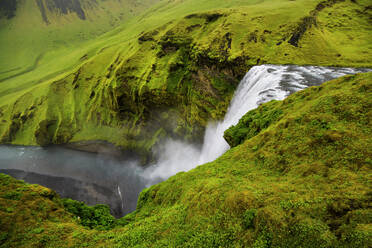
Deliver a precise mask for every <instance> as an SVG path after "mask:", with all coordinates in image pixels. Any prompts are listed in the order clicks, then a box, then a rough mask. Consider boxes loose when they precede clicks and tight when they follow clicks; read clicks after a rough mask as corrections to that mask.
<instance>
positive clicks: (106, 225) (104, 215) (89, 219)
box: [62, 199, 115, 230]
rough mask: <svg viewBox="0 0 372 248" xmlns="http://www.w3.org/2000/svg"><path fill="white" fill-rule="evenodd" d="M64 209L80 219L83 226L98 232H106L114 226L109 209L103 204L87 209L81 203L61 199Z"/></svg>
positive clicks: (87, 207) (113, 219)
mask: <svg viewBox="0 0 372 248" xmlns="http://www.w3.org/2000/svg"><path fill="white" fill-rule="evenodd" d="M62 201H63V205H64V207H65V209H66V210H67V211H68V212H70V213H72V214H73V215H75V216H77V217H79V218H80V222H81V224H82V225H83V226H87V227H89V228H95V229H99V230H107V229H110V228H113V227H114V226H115V218H114V217H113V216H112V215H111V214H110V208H109V207H108V206H106V205H103V204H97V205H95V206H92V207H89V206H87V205H85V204H84V203H83V202H79V201H75V200H72V199H63V200H62Z"/></svg>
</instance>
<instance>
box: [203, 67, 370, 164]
mask: <svg viewBox="0 0 372 248" xmlns="http://www.w3.org/2000/svg"><path fill="white" fill-rule="evenodd" d="M364 71H366V69H352V68H330V67H318V66H305V67H300V66H293V65H288V66H281V65H261V66H255V67H253V68H252V69H251V70H250V71H249V72H248V73H247V74H246V75H245V77H244V79H243V80H242V81H241V82H240V84H239V86H238V88H237V90H236V92H235V95H234V97H233V100H232V101H231V104H230V107H229V109H228V111H227V113H226V116H225V118H224V120H223V121H221V122H218V123H210V124H209V125H208V127H207V130H206V133H205V137H204V143H203V148H202V152H201V155H200V160H199V164H204V163H207V162H211V161H213V160H215V159H217V158H218V157H219V156H221V155H222V154H224V153H225V152H226V151H227V150H228V149H229V148H230V147H229V145H228V144H227V142H226V141H225V139H224V138H223V134H224V132H225V130H227V129H228V128H229V127H231V126H233V125H236V124H237V123H238V122H239V120H240V118H241V117H243V115H244V114H246V113H247V112H248V111H250V110H252V109H255V108H257V107H258V106H259V105H260V104H262V103H265V102H268V101H271V100H283V99H285V98H286V97H287V96H288V95H290V94H291V93H294V92H296V91H299V90H302V89H305V88H307V87H309V86H314V85H320V84H322V83H323V82H325V81H328V80H331V79H335V78H338V77H341V76H344V75H347V74H354V73H358V72H364Z"/></svg>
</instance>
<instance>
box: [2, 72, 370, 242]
mask: <svg viewBox="0 0 372 248" xmlns="http://www.w3.org/2000/svg"><path fill="white" fill-rule="evenodd" d="M371 94H372V73H366V74H358V75H355V76H346V77H343V78H341V79H338V80H334V81H331V82H327V83H325V84H323V85H322V86H319V87H311V88H309V89H306V90H304V91H301V92H297V93H295V94H293V95H291V96H290V97H288V98H287V99H286V100H284V101H273V102H270V103H266V104H263V105H262V106H261V107H259V108H258V109H256V110H252V111H250V112H248V113H247V114H246V115H245V116H244V117H243V118H242V120H241V121H240V123H239V124H238V125H237V126H235V127H232V128H230V129H229V130H228V131H227V132H226V136H228V137H231V139H230V140H239V142H236V143H234V146H235V147H234V148H232V149H230V150H229V151H228V152H226V154H224V155H223V156H221V157H220V158H219V159H217V160H216V161H214V162H211V163H208V164H205V165H201V166H199V167H197V168H195V169H194V170H192V171H190V172H187V173H179V174H177V175H175V176H173V177H171V178H169V179H168V180H167V181H165V182H163V183H160V184H158V185H154V186H152V187H150V188H148V189H145V190H144V191H143V192H142V193H141V195H140V197H139V200H138V206H137V210H136V211H135V212H133V213H131V214H129V215H127V216H125V217H124V218H122V219H120V220H118V221H117V225H116V227H114V228H113V229H111V230H106V231H98V230H95V229H87V228H83V227H82V226H81V224H79V223H78V222H77V221H76V217H75V218H74V217H73V216H71V215H69V214H67V213H66V212H65V211H66V210H65V209H64V208H63V207H62V205H61V203H59V205H58V202H59V200H58V196H54V194H52V193H51V192H50V191H47V190H46V189H45V188H42V187H37V186H29V185H25V184H24V183H22V182H19V181H16V180H14V179H11V178H10V177H8V176H0V186H1V187H0V215H1V221H2V224H1V225H0V226H1V231H2V234H1V236H0V237H1V238H2V239H3V247H16V246H17V247H30V246H31V245H41V244H43V245H45V246H46V247H55V246H56V245H57V246H59V247H81V246H84V245H85V246H86V247H345V248H346V247H358V248H359V247H370V245H371V237H372V232H371V230H372V229H371V223H372V214H371V208H370V207H371V190H370V189H371V182H370V176H371V160H370V158H371V155H372V154H371V151H372V142H371V132H372V130H371V125H370V123H371V109H372V108H371V107H372V101H371V99H372V95H371ZM274 112H277V113H281V114H279V115H272V113H274ZM270 116H271V117H272V118H270ZM250 118H251V119H250ZM248 120H250V121H248ZM251 123H266V124H264V125H261V124H258V125H261V128H260V130H258V129H257V128H256V127H257V125H256V126H255V125H251ZM236 129H243V131H241V132H237V131H236ZM251 129H252V130H253V131H250V130H251ZM244 133H245V134H246V135H242V134H244ZM235 135H238V136H239V139H238V138H236V137H235ZM241 137H243V138H241ZM235 138H236V139H235ZM40 192H41V193H40ZM43 192H46V193H43ZM51 196H53V197H51ZM56 204H57V205H56ZM30 206H31V207H30ZM40 206H43V207H42V208H41V207H40ZM53 206H56V207H53ZM54 208H55V210H54V211H51V209H54ZM70 208H71V207H70ZM50 211H51V212H50ZM75 212H76V211H75ZM46 213H48V214H46ZM14 216H17V218H16V221H12V222H10V221H7V220H8V219H7V218H9V220H10V219H12V220H13V218H14ZM3 220H4V221H3ZM4 223H7V224H6V225H5V224H4ZM10 223H12V224H10ZM25 228H27V229H25ZM57 230H58V232H57ZM29 235H31V236H29ZM46 235H48V236H47V237H46ZM26 237H27V238H26ZM62 240H64V241H65V243H63V242H62Z"/></svg>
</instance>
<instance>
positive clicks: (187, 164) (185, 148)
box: [0, 65, 368, 216]
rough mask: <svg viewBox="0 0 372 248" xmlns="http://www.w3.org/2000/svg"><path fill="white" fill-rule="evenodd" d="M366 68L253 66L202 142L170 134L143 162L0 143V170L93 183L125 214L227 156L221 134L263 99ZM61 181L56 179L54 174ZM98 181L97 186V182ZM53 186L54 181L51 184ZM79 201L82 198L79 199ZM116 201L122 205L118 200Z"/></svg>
mask: <svg viewBox="0 0 372 248" xmlns="http://www.w3.org/2000/svg"><path fill="white" fill-rule="evenodd" d="M365 71H368V69H351V68H330V67H315V66H303V67H300V66H277V65H261V66H255V67H253V68H252V69H251V70H250V71H249V72H248V73H247V75H246V76H245V77H244V79H243V80H242V81H241V83H240V85H239V87H238V88H237V90H236V93H235V95H234V97H233V100H232V102H231V104H230V107H229V109H228V111H227V114H226V116H225V118H224V119H223V120H221V121H219V122H210V123H209V125H208V126H207V128H206V132H205V137H204V142H203V144H202V146H200V145H197V144H191V143H187V142H184V141H181V140H173V139H167V140H164V141H163V142H161V143H159V144H158V145H156V146H155V147H154V148H153V153H154V155H155V156H154V157H157V158H158V160H157V162H156V163H153V164H149V165H147V166H145V167H142V166H140V163H139V161H137V160H136V159H133V157H126V156H124V155H122V156H113V155H108V154H107V153H89V152H83V151H76V150H72V149H68V148H66V147H63V146H52V147H47V148H40V147H20V146H5V145H3V146H0V169H3V170H8V172H9V174H10V171H9V169H13V170H14V169H16V170H19V171H21V172H22V173H20V172H17V173H16V172H14V171H13V172H12V173H13V174H14V175H18V178H19V179H23V178H25V179H26V178H30V177H27V173H24V172H32V173H37V174H39V175H40V176H37V175H34V174H33V175H32V178H33V182H32V183H38V184H41V185H44V186H48V185H46V183H47V182H50V181H53V180H54V179H51V178H48V177H45V176H50V177H58V178H66V179H74V180H78V181H79V182H76V183H74V184H75V185H83V184H82V183H80V182H83V183H89V184H92V185H90V186H89V187H90V189H91V188H93V189H97V190H98V189H99V188H100V187H103V188H104V190H106V191H107V192H110V195H112V197H114V198H115V199H114V200H113V201H111V200H110V199H108V200H107V199H106V198H104V197H101V196H100V194H99V192H98V191H97V190H96V191H97V192H95V191H92V192H90V191H84V192H85V193H84V194H91V196H90V198H89V201H90V204H98V203H104V204H108V205H110V207H112V208H113V207H114V206H113V205H115V208H117V206H118V205H119V206H120V211H119V213H117V214H116V216H123V215H125V214H127V213H129V212H132V211H134V210H135V209H136V205H137V199H138V196H139V194H140V192H141V191H142V190H143V189H144V188H146V187H150V186H151V185H154V184H156V183H159V182H162V181H164V180H166V179H168V178H169V177H171V176H173V175H175V174H177V173H178V172H183V171H189V170H191V169H193V168H195V167H196V166H198V165H200V164H204V163H206V162H210V161H213V160H215V159H216V158H218V157H219V156H221V155H223V154H224V153H225V152H226V151H227V150H228V149H229V145H228V144H227V143H226V141H225V140H224V139H223V133H224V131H225V130H226V129H227V128H229V127H230V126H231V125H235V124H236V123H237V122H238V121H239V119H240V118H241V117H242V116H243V115H244V114H245V113H247V112H248V111H249V110H252V109H254V108H256V107H257V106H259V105H260V104H262V103H265V102H268V101H271V100H282V99H284V98H285V97H287V96H288V95H290V94H292V93H294V92H296V91H299V90H302V89H304V88H306V87H309V86H314V85H320V84H321V83H323V82H325V81H328V80H331V79H334V78H337V77H340V76H343V75H346V74H354V73H357V72H365ZM55 180H57V179H55ZM61 182H65V184H63V185H57V186H55V188H53V189H54V190H56V191H57V192H58V193H60V194H61V195H62V196H63V197H71V196H69V195H68V194H67V195H66V194H65V192H67V190H65V189H66V188H68V187H73V185H71V182H72V181H71V180H61ZM93 184H94V185H93ZM49 185H50V184H49ZM75 200H79V199H75ZM118 201H120V202H119V204H118Z"/></svg>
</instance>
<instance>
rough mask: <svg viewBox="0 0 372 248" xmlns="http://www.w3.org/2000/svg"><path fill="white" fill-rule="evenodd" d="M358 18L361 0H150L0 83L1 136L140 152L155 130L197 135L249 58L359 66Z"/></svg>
mask: <svg viewBox="0 0 372 248" xmlns="http://www.w3.org/2000/svg"><path fill="white" fill-rule="evenodd" d="M370 18H371V8H370V7H369V1H348V0H347V1H341V0H339V1H338V0H332V1H331V0H328V1H317V0H313V1H304V0H299V1H277V0H270V1H254V0H245V1H241V0H239V1H238V0H236V1H235V0H234V1H228V2H226V1H222V0H221V1H203V2H200V1H195V0H187V1H162V2H160V3H159V4H157V5H156V6H154V7H152V8H150V9H149V10H148V11H146V12H145V13H143V14H141V15H140V16H138V17H135V18H133V19H131V20H129V21H128V22H127V23H125V24H124V25H122V26H120V27H119V28H117V29H115V30H113V31H112V32H110V33H107V34H105V35H104V36H102V37H100V38H98V39H95V40H94V41H90V42H88V43H87V44H86V45H84V47H79V48H78V49H75V50H71V51H73V52H70V53H66V54H63V56H59V57H58V56H56V59H55V60H54V59H51V57H48V58H47V56H48V55H45V56H46V57H44V59H43V61H47V62H45V63H44V64H43V63H41V64H40V65H38V66H37V68H36V69H35V70H33V71H31V72H30V73H27V74H24V75H21V76H19V77H15V78H12V79H9V80H6V81H4V82H2V83H1V84H2V87H1V89H0V101H1V105H2V106H0V118H1V123H0V136H1V142H2V143H11V144H24V145H36V144H38V145H48V144H52V143H53V144H55V143H57V144H60V143H73V142H80V141H94V140H105V141H109V142H111V143H113V144H115V145H117V146H120V147H121V148H122V149H125V150H134V151H136V152H137V153H140V154H143V157H146V156H148V155H149V154H150V151H151V148H152V146H153V145H154V144H155V143H156V142H157V141H158V140H159V139H161V138H162V137H164V136H173V137H176V138H182V139H183V138H186V139H189V140H194V141H195V140H196V141H197V140H198V139H200V137H202V136H203V135H202V134H203V132H204V127H205V125H206V123H207V121H208V120H210V119H218V118H221V117H222V116H223V115H224V113H225V111H226V108H227V106H228V102H229V100H230V99H231V96H232V94H233V91H234V89H235V86H236V85H237V83H238V82H239V80H240V79H241V78H242V76H243V75H244V73H245V72H246V71H247V70H248V69H249V68H250V67H251V66H253V65H256V64H260V63H277V64H287V63H293V64H317V65H334V66H341V65H344V66H371V61H370V57H371V45H370V44H371V42H370V41H371V37H370V35H369V33H370V32H371V26H370V24H369V21H370ZM61 51H63V50H61ZM56 55H57V54H56Z"/></svg>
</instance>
